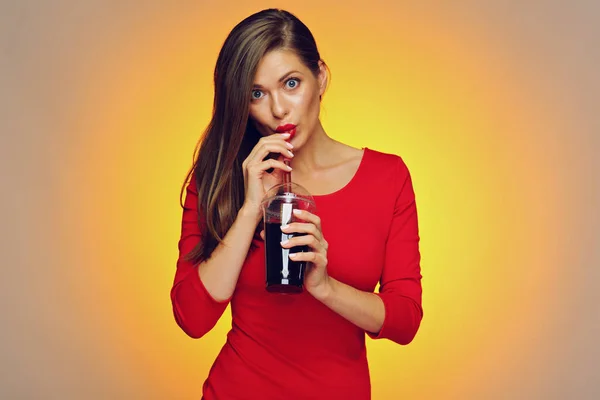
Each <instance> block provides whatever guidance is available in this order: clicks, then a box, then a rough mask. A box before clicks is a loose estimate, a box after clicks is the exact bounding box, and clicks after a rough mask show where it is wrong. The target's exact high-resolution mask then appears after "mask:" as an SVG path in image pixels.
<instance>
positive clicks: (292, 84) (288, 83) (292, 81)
mask: <svg viewBox="0 0 600 400" xmlns="http://www.w3.org/2000/svg"><path fill="white" fill-rule="evenodd" d="M285 84H286V86H287V87H288V88H290V89H295V88H296V87H297V86H298V85H299V84H300V79H298V78H290V79H288V80H287V81H286V82H285Z"/></svg>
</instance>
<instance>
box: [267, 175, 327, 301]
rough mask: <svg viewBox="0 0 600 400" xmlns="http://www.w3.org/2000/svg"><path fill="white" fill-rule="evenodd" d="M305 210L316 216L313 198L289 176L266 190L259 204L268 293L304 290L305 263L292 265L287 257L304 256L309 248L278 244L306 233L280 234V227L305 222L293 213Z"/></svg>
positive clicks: (299, 262) (296, 262) (300, 262)
mask: <svg viewBox="0 0 600 400" xmlns="http://www.w3.org/2000/svg"><path fill="white" fill-rule="evenodd" d="M294 210H305V211H308V212H310V213H311V214H316V206H315V201H314V198H313V197H312V196H311V195H310V194H309V193H308V191H307V190H306V189H304V188H303V187H302V186H300V185H298V184H295V183H292V182H291V179H290V175H289V174H285V175H284V179H283V183H281V184H279V185H275V186H273V187H272V188H271V189H269V190H268V191H267V193H266V195H265V197H264V199H263V201H262V211H263V224H264V227H265V283H266V289H267V291H268V292H272V293H302V291H303V290H304V274H305V272H306V262H305V261H293V260H292V259H290V254H294V253H299V252H307V251H309V247H308V246H295V247H292V248H284V247H282V246H281V242H283V241H284V240H286V239H291V238H292V237H293V236H300V235H305V233H298V232H288V233H284V232H282V231H281V227H282V226H286V225H288V224H291V223H294V222H299V223H305V221H303V220H300V219H299V218H297V217H296V216H295V215H294V213H293V211H294Z"/></svg>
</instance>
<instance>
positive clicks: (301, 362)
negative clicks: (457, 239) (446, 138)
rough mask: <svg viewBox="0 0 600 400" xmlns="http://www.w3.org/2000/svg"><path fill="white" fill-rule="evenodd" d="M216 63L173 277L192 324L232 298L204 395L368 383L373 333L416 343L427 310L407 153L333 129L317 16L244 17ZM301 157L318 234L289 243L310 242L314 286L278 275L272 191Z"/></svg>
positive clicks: (331, 395) (277, 394)
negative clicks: (274, 283)
mask: <svg viewBox="0 0 600 400" xmlns="http://www.w3.org/2000/svg"><path fill="white" fill-rule="evenodd" d="M214 79H215V99H214V109H213V117H212V120H211V122H210V124H209V126H208V128H207V130H206V132H205V135H204V137H203V140H202V141H201V146H200V149H199V152H198V155H197V157H196V158H195V160H196V161H195V163H194V166H193V167H192V169H191V170H190V173H189V174H188V180H186V185H184V188H185V189H186V197H185V203H184V204H183V208H184V211H183V221H182V231H181V238H180V241H179V252H180V253H179V259H178V262H177V272H176V274H175V281H174V284H173V288H172V290H171V300H172V304H173V310H174V315H175V319H176V321H177V323H178V325H179V326H180V327H181V329H183V330H184V331H185V332H186V333H187V334H188V335H189V336H191V337H193V338H200V337H202V336H203V335H204V334H206V333H207V332H208V331H209V330H210V329H212V327H213V326H214V325H215V323H216V322H217V320H218V319H219V317H220V316H221V315H222V313H223V311H224V310H225V309H226V307H227V305H228V304H229V303H231V312H232V327H231V330H230V331H229V333H228V335H227V341H226V343H225V345H224V346H223V348H222V350H221V352H220V353H219V355H218V357H217V359H216V361H215V362H214V364H213V367H212V368H211V371H210V374H209V376H208V378H207V380H206V381H205V383H204V387H203V395H204V398H205V399H208V400H210V399H338V398H339V399H369V398H370V378H369V369H368V364H367V358H366V351H365V333H366V334H367V335H369V336H370V337H372V338H375V339H379V338H387V339H390V340H392V341H394V342H396V343H399V344H408V343H409V342H410V341H411V340H412V339H413V337H414V336H415V334H416V332H417V330H418V328H419V325H420V322H421V318H422V308H421V274H420V254H419V247H418V242H419V235H418V228H417V212H416V206H415V197H414V193H413V188H412V183H411V179H410V174H409V171H408V169H407V167H406V166H405V164H404V163H403V161H402V159H401V158H400V157H398V156H396V155H392V154H386V153H381V152H378V151H374V150H371V149H368V148H363V149H356V148H353V147H350V146H347V145H345V144H342V143H340V142H338V141H336V140H334V139H332V138H330V137H329V136H328V135H327V134H326V133H325V130H324V129H323V126H322V125H321V122H320V120H319V111H320V102H321V98H322V96H323V93H324V91H325V88H326V86H327V80H328V70H327V67H326V65H325V63H324V62H323V60H321V57H320V55H319V52H318V50H317V46H316V44H315V41H314V38H313V36H312V34H311V32H310V31H309V30H308V28H307V27H306V26H305V25H304V24H303V23H302V22H301V21H299V20H298V19H297V18H296V17H295V16H294V15H292V14H290V13H288V12H286V11H281V10H273V9H269V10H264V11H261V12H259V13H256V14H254V15H251V16H250V17H248V18H246V19H245V20H244V21H242V22H240V23H239V24H238V25H237V26H236V27H235V28H234V29H233V30H232V31H231V33H230V34H229V36H228V37H227V39H226V41H225V43H224V45H223V48H222V49H221V52H220V54H219V57H218V60H217V64H216V68H215V75H214ZM273 155H275V156H274V157H273ZM284 158H288V159H291V168H290V167H288V166H287V165H286V164H285V163H284V162H283V159H284ZM292 169H293V172H292V179H293V181H294V182H296V183H298V184H300V185H302V186H304V187H305V188H306V189H308V191H309V192H310V193H311V194H313V195H314V198H315V202H316V206H317V210H318V211H317V213H318V216H317V215H314V214H310V213H307V212H304V213H303V214H300V215H297V217H298V219H299V220H300V221H302V222H296V223H292V224H290V225H289V226H288V231H287V232H286V233H293V232H297V233H305V234H306V235H302V236H297V237H294V238H292V239H291V240H290V241H289V242H288V243H282V246H283V247H287V248H289V247H294V246H300V245H307V246H309V251H308V252H305V253H300V254H299V255H298V256H297V258H296V259H295V260H304V261H307V262H309V264H308V265H309V268H308V270H307V272H306V275H305V287H304V289H305V290H304V292H303V293H301V294H299V295H280V294H274V293H269V292H267V291H266V290H265V255H264V243H263V239H264V232H263V231H262V228H261V218H262V213H261V209H260V203H261V200H262V198H263V196H264V195H265V193H266V191H267V190H268V189H269V188H270V187H271V186H273V185H275V184H276V183H278V182H279V181H280V179H281V174H282V172H283V171H289V170H292ZM187 182H189V184H188V183H187ZM378 282H379V283H380V284H381V287H380V291H379V293H376V294H375V293H373V291H374V289H375V287H376V285H377V283H378Z"/></svg>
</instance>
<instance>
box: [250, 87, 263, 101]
mask: <svg viewBox="0 0 600 400" xmlns="http://www.w3.org/2000/svg"><path fill="white" fill-rule="evenodd" d="M261 97H262V92H261V91H260V90H256V89H255V90H253V91H252V100H258V99H260V98H261Z"/></svg>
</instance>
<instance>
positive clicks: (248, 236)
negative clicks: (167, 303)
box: [171, 176, 259, 338]
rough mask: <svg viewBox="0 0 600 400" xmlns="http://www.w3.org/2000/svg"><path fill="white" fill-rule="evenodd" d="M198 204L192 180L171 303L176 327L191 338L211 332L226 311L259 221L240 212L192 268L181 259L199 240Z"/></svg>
mask: <svg viewBox="0 0 600 400" xmlns="http://www.w3.org/2000/svg"><path fill="white" fill-rule="evenodd" d="M197 204H198V193H197V190H196V183H195V179H194V177H193V176H192V179H191V182H190V184H189V185H188V187H187V189H186V198H185V202H184V206H183V217H182V225H181V237H180V239H179V258H178V260H177V271H176V273H175V280H174V283H173V286H172V288H171V303H172V306H173V313H174V316H175V320H176V321H177V324H178V325H179V326H180V327H181V329H182V330H183V331H184V332H185V333H187V334H188V335H189V336H190V337H193V338H200V337H202V336H204V335H205V334H206V333H207V332H208V331H210V330H211V329H212V328H213V327H214V326H215V324H216V323H217V321H218V320H219V318H220V317H221V315H222V314H223V312H224V311H225V309H226V308H227V304H228V303H229V300H230V299H231V296H232V295H233V291H234V289H235V285H236V283H237V280H238V278H239V274H240V271H241V269H242V265H243V262H244V259H245V257H246V254H247V252H248V249H249V247H250V243H251V242H252V237H253V236H254V231H255V229H256V225H257V223H258V222H257V221H258V220H259V216H257V215H255V214H256V213H250V212H247V209H245V208H242V209H241V210H240V212H239V213H238V215H237V218H236V220H235V222H234V223H233V225H232V226H231V228H230V229H229V231H228V232H227V234H226V235H225V237H224V241H223V243H220V244H219V245H218V246H217V247H216V249H215V250H214V251H213V254H212V255H211V257H210V258H209V259H208V260H203V261H202V262H201V263H200V264H199V265H195V264H193V263H192V262H191V261H188V260H185V259H184V256H185V255H186V254H188V253H189V252H190V251H191V250H192V249H194V247H195V246H196V245H197V244H198V243H199V242H200V241H201V240H202V232H201V228H200V226H199V224H198V206H197Z"/></svg>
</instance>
